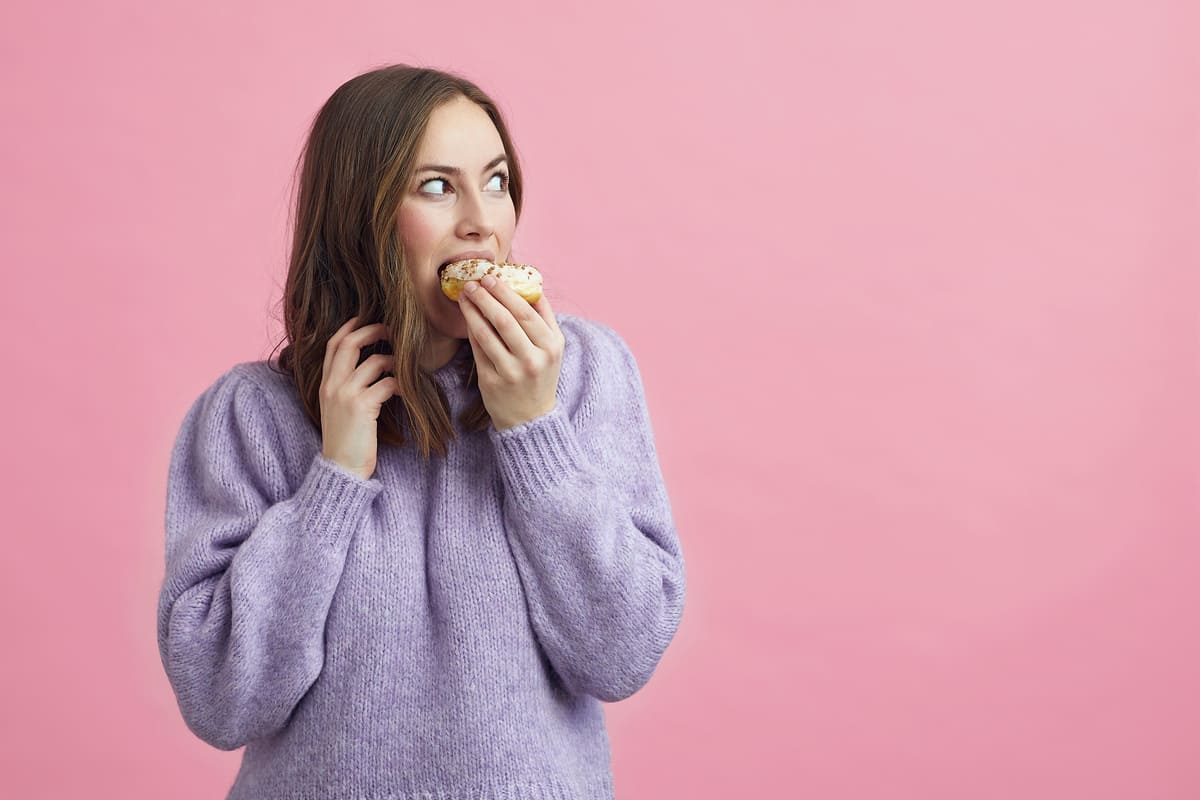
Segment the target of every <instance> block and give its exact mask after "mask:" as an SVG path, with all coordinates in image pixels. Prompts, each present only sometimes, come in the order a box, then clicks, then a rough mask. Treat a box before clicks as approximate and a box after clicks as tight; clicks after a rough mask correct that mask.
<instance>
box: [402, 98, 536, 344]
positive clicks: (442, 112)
mask: <svg viewBox="0 0 1200 800" xmlns="http://www.w3.org/2000/svg"><path fill="white" fill-rule="evenodd" d="M503 156H504V143H503V142H502V141H501V140H500V134H499V133H498V132H497V131H496V126H495V125H494V124H492V120H491V119H490V118H489V117H488V115H487V113H486V112H485V111H484V110H483V109H482V108H480V107H479V106H477V105H475V103H473V102H471V101H470V100H468V99H466V98H465V97H458V98H456V99H454V100H451V101H449V102H447V103H445V104H443V105H442V106H440V107H439V108H437V109H436V110H435V111H434V112H433V114H432V116H431V118H430V120H429V126H428V127H427V128H426V130H425V137H424V138H423V139H422V140H421V144H420V147H419V148H418V150H417V172H416V173H415V175H414V177H413V181H412V184H411V185H410V186H408V187H407V189H406V193H405V196H404V199H403V200H402V201H401V203H400V209H399V211H398V212H397V218H396V226H397V231H398V233H399V236H400V241H401V245H402V246H403V248H404V252H405V256H406V261H407V263H408V267H409V269H410V271H411V274H412V278H413V282H414V284H415V285H416V290H417V293H418V295H419V297H420V301H421V304H422V306H423V307H424V309H425V314H426V316H427V317H428V319H429V322H430V326H431V328H432V330H431V331H430V335H431V337H432V340H431V342H430V345H431V351H432V352H431V353H429V357H430V359H429V360H430V363H431V365H432V366H434V367H437V366H440V365H441V364H443V363H445V362H446V361H448V360H449V359H450V358H451V357H452V356H453V355H454V352H455V350H456V349H457V348H458V344H459V343H458V341H457V340H459V339H465V338H467V322H466V318H465V317H464V316H463V313H462V310H461V309H460V308H459V306H458V303H456V302H455V301H453V300H451V299H449V298H448V297H446V296H445V295H444V294H442V289H441V281H440V279H439V278H438V274H437V271H438V267H440V266H441V265H442V264H444V263H445V262H446V261H448V260H451V259H453V258H454V257H455V256H457V255H459V254H461V253H465V252H469V251H479V252H482V253H486V254H487V257H488V258H489V259H490V260H492V261H507V260H508V259H509V258H510V257H511V254H512V238H513V233H514V232H515V231H516V227H517V214H516V207H515V206H514V205H513V201H512V197H510V196H509V194H508V162H507V161H506V160H501V161H499V162H497V160H496V159H497V158H503ZM444 168H449V169H444ZM454 169H457V170H458V172H457V173H455V172H453V170H454Z"/></svg>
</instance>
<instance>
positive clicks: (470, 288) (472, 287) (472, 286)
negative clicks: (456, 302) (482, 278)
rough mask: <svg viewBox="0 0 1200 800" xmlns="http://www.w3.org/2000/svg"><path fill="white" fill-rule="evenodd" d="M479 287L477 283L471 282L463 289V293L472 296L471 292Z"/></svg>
mask: <svg viewBox="0 0 1200 800" xmlns="http://www.w3.org/2000/svg"><path fill="white" fill-rule="evenodd" d="M477 286H478V284H477V283H475V281H471V282H470V283H468V284H467V285H466V286H464V287H463V291H465V292H466V293H467V294H470V293H471V292H473V291H475V288H476V287H477Z"/></svg>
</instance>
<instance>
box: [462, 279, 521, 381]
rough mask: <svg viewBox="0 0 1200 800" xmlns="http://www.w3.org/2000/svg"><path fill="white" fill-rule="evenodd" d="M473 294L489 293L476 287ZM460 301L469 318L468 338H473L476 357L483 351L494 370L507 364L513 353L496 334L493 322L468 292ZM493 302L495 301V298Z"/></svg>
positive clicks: (464, 314)
mask: <svg viewBox="0 0 1200 800" xmlns="http://www.w3.org/2000/svg"><path fill="white" fill-rule="evenodd" d="M473 294H487V290H486V289H476V290H475V292H474V293H473ZM459 302H460V304H461V306H462V311H463V316H464V317H465V318H466V320H467V335H468V337H467V338H469V339H471V342H472V349H473V350H474V351H475V356H476V358H478V357H479V356H480V354H481V353H482V354H483V355H484V356H485V357H486V358H487V362H488V364H489V365H490V366H491V368H492V369H493V370H494V371H496V370H497V367H498V366H499V365H501V364H507V363H508V360H509V359H511V358H512V357H513V355H512V353H510V352H509V351H508V348H507V347H505V345H504V342H503V341H502V340H501V339H500V337H499V336H497V335H496V332H495V330H493V329H492V324H491V322H490V321H489V320H488V318H487V317H485V316H484V315H483V312H482V310H480V308H479V306H477V305H475V302H474V301H473V300H471V299H470V295H468V294H467V293H466V292H463V294H462V296H461V297H460V298H459ZM493 302H495V301H494V300H493Z"/></svg>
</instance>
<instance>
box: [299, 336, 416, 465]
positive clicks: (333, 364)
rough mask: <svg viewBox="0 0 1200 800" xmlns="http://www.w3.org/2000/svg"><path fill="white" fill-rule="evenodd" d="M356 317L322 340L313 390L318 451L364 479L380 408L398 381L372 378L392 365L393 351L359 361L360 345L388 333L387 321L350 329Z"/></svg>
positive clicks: (375, 448) (371, 462)
mask: <svg viewBox="0 0 1200 800" xmlns="http://www.w3.org/2000/svg"><path fill="white" fill-rule="evenodd" d="M357 321H358V317H357V316H354V317H351V318H350V319H349V320H347V321H346V322H345V324H343V325H342V327H340V328H338V329H337V330H336V331H335V332H334V334H333V336H331V337H330V339H329V342H328V343H327V344H326V345H325V363H324V365H323V366H322V368H321V389H320V392H319V395H318V396H319V398H320V405H321V454H322V455H323V456H325V458H328V459H329V460H331V461H334V462H336V463H338V464H339V465H341V466H342V467H344V468H345V469H347V470H349V471H350V472H353V473H354V474H356V475H359V476H360V477H362V478H363V479H368V478H370V477H371V475H372V474H373V473H374V472H375V460H376V454H377V451H378V448H379V440H378V428H379V422H378V420H379V412H380V410H381V409H382V408H383V404H384V403H385V402H386V401H387V399H388V398H389V397H391V396H392V395H393V394H395V392H396V388H397V386H398V384H397V382H396V378H395V377H386V378H383V379H381V380H378V381H377V380H376V378H379V376H380V375H382V374H383V373H384V372H386V371H392V367H393V364H394V361H395V358H394V356H392V355H388V354H384V353H376V354H374V355H372V356H368V357H367V358H366V360H364V361H363V363H361V364H359V363H358V358H359V355H360V354H359V350H360V349H361V348H363V347H365V346H366V345H368V344H371V343H372V342H376V341H379V340H380V339H385V338H387V335H388V330H387V326H385V325H384V324H383V323H376V324H374V325H364V326H363V327H361V328H358V329H357V330H353V326H354V323H355V322H357ZM355 365H357V367H356V366H355Z"/></svg>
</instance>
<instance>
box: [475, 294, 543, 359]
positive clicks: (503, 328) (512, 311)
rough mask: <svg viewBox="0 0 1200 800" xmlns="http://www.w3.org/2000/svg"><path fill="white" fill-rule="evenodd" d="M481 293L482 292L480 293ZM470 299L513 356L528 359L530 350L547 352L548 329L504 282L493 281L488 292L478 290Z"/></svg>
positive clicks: (529, 306) (527, 303) (535, 313)
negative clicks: (489, 322)
mask: <svg viewBox="0 0 1200 800" xmlns="http://www.w3.org/2000/svg"><path fill="white" fill-rule="evenodd" d="M480 289H482V291H480ZM480 289H476V290H475V295H476V296H475V297H472V299H473V300H474V301H475V302H476V304H477V305H478V306H479V308H480V310H481V311H483V313H484V315H485V316H487V318H488V319H489V320H491V322H492V325H493V326H494V327H495V328H496V331H497V333H499V334H500V336H501V338H503V339H504V342H505V344H507V345H508V349H509V351H510V352H512V354H513V355H515V356H518V357H521V356H527V355H528V354H529V350H530V348H531V346H532V347H538V348H542V349H544V348H546V347H547V346H548V345H549V344H550V335H549V334H550V328H549V327H548V326H547V325H546V321H545V320H543V319H542V318H541V316H539V315H538V313H537V312H536V311H534V309H533V306H531V305H530V304H529V301H528V300H526V299H525V298H524V297H521V295H519V294H517V292H516V290H515V289H513V288H512V287H511V286H509V285H508V284H507V283H505V282H504V281H496V282H495V283H493V284H492V286H491V288H490V289H489V288H488V287H486V286H480Z"/></svg>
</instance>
